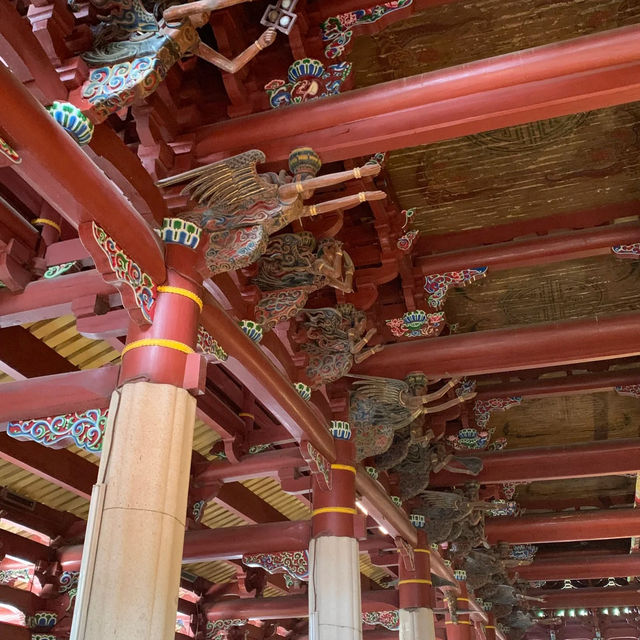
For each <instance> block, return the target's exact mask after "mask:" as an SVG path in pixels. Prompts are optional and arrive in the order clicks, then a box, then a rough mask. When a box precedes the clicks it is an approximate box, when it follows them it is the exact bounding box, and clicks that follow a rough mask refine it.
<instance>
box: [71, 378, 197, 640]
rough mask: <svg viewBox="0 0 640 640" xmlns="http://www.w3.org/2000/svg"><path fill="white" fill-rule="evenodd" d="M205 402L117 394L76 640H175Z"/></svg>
mask: <svg viewBox="0 0 640 640" xmlns="http://www.w3.org/2000/svg"><path fill="white" fill-rule="evenodd" d="M195 407H196V400H195V398H194V397H193V396H191V395H190V394H189V393H188V392H187V391H185V390H184V389H179V388H177V387H173V386H171V385H165V384H152V383H148V382H137V383H130V384H126V385H124V386H123V387H122V389H120V390H118V391H115V392H114V394H113V396H112V398H111V405H110V407H109V420H108V422H107V426H106V432H105V442H104V448H103V451H102V457H101V460H100V469H99V472H98V483H97V484H96V485H95V487H94V491H93V495H92V498H91V509H90V513H89V522H88V524H87V535H86V539H85V544H84V551H83V555H82V568H81V574H80V585H79V587H80V589H79V593H78V597H77V600H76V606H75V612H74V618H73V629H72V635H71V638H72V640H107V639H108V640H173V638H174V637H175V624H176V611H177V605H178V589H179V586H180V569H181V563H182V548H183V544H184V529H185V515H186V508H187V491H188V486H189V471H190V465H191V449H192V446H193V426H194V421H195Z"/></svg>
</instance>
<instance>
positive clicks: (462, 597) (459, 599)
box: [445, 572, 472, 640]
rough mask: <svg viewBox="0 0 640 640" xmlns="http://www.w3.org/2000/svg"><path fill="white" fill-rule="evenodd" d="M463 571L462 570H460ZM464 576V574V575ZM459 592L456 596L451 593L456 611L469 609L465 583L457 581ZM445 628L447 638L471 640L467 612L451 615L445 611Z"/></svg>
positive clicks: (470, 627)
mask: <svg viewBox="0 0 640 640" xmlns="http://www.w3.org/2000/svg"><path fill="white" fill-rule="evenodd" d="M461 573H464V572H461ZM464 577H465V578H466V575H465V576H464ZM459 586H460V593H459V594H458V595H457V596H454V594H451V596H450V597H451V598H454V597H455V609H456V611H467V612H468V611H469V608H470V602H469V592H468V590H467V583H466V582H464V581H459ZM445 628H446V630H447V640H471V629H472V622H471V617H470V615H469V613H458V614H456V615H455V616H452V615H451V613H450V612H447V614H446V616H445Z"/></svg>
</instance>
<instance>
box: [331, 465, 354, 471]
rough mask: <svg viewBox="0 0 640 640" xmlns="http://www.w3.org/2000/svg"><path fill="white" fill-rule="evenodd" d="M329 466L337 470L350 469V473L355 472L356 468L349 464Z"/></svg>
mask: <svg viewBox="0 0 640 640" xmlns="http://www.w3.org/2000/svg"><path fill="white" fill-rule="evenodd" d="M331 468H332V469H337V470H338V471H351V472H352V473H357V471H356V468H355V467H352V466H351V465H349V464H332V465H331Z"/></svg>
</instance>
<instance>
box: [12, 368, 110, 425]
mask: <svg viewBox="0 0 640 640" xmlns="http://www.w3.org/2000/svg"><path fill="white" fill-rule="evenodd" d="M119 373H120V367H117V366H108V367H100V368H98V369H89V370H87V371H74V372H70V373H60V374H58V375H53V376H41V377H39V378H32V379H30V380H22V381H19V382H11V383H8V384H3V385H0V424H1V423H3V422H8V421H13V420H28V419H31V418H45V417H49V416H57V415H62V414H65V413H73V412H74V411H85V410H86V409H103V408H105V407H108V406H109V400H110V399H111V394H112V393H113V390H114V389H115V388H116V386H117V383H118V375H119Z"/></svg>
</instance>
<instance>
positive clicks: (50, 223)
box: [31, 218, 62, 233]
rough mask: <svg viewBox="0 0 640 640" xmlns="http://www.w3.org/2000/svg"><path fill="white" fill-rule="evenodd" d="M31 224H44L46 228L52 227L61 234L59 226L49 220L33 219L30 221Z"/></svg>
mask: <svg viewBox="0 0 640 640" xmlns="http://www.w3.org/2000/svg"><path fill="white" fill-rule="evenodd" d="M31 224H46V225H47V226H48V227H53V228H54V229H55V230H56V231H57V232H58V233H62V229H61V228H60V225H59V224H58V223H57V222H54V221H53V220H49V218H35V219H34V220H32V221H31Z"/></svg>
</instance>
